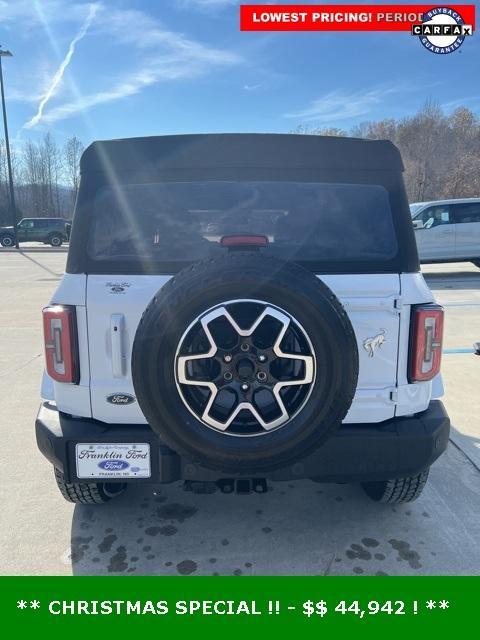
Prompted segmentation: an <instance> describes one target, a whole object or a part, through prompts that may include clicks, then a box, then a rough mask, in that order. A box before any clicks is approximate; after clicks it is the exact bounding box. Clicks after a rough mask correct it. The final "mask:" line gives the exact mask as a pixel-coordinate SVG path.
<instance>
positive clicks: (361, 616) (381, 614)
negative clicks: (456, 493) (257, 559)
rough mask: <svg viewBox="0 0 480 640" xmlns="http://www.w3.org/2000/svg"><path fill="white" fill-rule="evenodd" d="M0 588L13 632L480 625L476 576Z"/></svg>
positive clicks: (170, 580) (97, 581)
mask: <svg viewBox="0 0 480 640" xmlns="http://www.w3.org/2000/svg"><path fill="white" fill-rule="evenodd" d="M0 586H1V592H2V598H1V616H2V623H3V628H4V629H8V628H10V629H11V631H12V632H13V633H16V632H18V630H19V629H20V628H23V629H24V630H25V628H27V629H28V630H29V631H30V632H31V633H32V634H34V633H42V632H43V631H44V632H46V633H48V634H49V635H50V636H51V635H54V636H57V635H58V636H60V635H64V634H68V637H69V638H70V637H82V638H85V635H86V634H88V633H101V632H102V631H104V632H105V633H110V634H111V633H115V634H117V633H118V634H119V636H120V635H121V636H125V635H126V634H129V635H130V634H138V633H143V632H145V631H150V630H151V631H152V632H154V633H156V634H159V636H162V634H165V633H170V632H171V633H172V634H173V633H175V634H178V633H185V632H188V633H202V634H203V633H214V634H216V635H221V636H222V637H224V638H227V637H230V638H231V637H238V638H240V637H242V638H245V633H248V635H249V636H252V637H259V636H260V635H262V636H263V637H265V636H266V634H282V633H286V632H294V633H298V634H301V637H302V638H310V637H311V638H319V637H321V635H322V634H324V633H326V634H330V633H339V632H347V633H348V632H351V633H352V634H355V636H352V637H355V638H358V637H367V636H368V637H369V638H372V637H375V638H376V637H378V638H380V637H381V638H383V639H386V638H390V637H392V636H393V637H400V635H401V636H402V637H406V636H405V634H406V633H407V634H411V636H410V637H416V636H415V635H414V634H416V633H420V632H422V631H425V632H427V633H429V634H432V633H435V634H443V633H445V635H446V634H447V633H448V635H451V634H452V632H453V633H456V634H458V633H459V632H461V629H464V630H466V629H467V628H468V627H470V629H472V630H473V629H476V627H477V618H476V613H477V608H478V596H479V586H480V578H477V577H464V578H460V577H452V578H443V577H440V578H438V577H435V578H434V577H414V578H409V577H404V578H402V577H371V578H369V577H350V578H349V577H328V578H322V577H303V578H300V577H299V578H296V577H295V578H292V577H255V578H252V577H242V578H239V577H224V578H222V577H189V578H185V577H145V578H140V577H131V578H119V577H112V578H110V577H95V578H90V577H85V578H82V577H75V578H68V577H67V578H54V577H44V578H34V577H23V578H17V577H11V578H9V577H5V578H0ZM476 633H477V632H476V631H475V634H476ZM4 637H5V636H4ZM247 640H248V639H247Z"/></svg>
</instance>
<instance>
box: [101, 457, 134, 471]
mask: <svg viewBox="0 0 480 640" xmlns="http://www.w3.org/2000/svg"><path fill="white" fill-rule="evenodd" d="M98 466H99V467H100V469H105V471H123V470H124V469H128V467H129V466H130V465H129V464H128V462H125V460H102V462H99V463H98Z"/></svg>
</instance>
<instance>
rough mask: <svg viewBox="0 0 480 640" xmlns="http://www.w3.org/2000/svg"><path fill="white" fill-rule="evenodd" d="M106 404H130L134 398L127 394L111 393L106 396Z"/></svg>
mask: <svg viewBox="0 0 480 640" xmlns="http://www.w3.org/2000/svg"><path fill="white" fill-rule="evenodd" d="M107 402H109V403H110V404H132V402H135V396H132V395H130V394H129V393H111V394H110V395H109V396H107Z"/></svg>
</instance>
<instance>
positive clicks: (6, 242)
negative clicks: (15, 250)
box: [0, 236, 15, 247]
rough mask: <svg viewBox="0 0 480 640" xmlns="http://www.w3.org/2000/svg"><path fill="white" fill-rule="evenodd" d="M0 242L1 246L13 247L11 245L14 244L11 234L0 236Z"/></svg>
mask: <svg viewBox="0 0 480 640" xmlns="http://www.w3.org/2000/svg"><path fill="white" fill-rule="evenodd" d="M0 243H1V245H2V247H13V245H14V244H15V242H14V240H13V238H12V236H2V237H1V238H0Z"/></svg>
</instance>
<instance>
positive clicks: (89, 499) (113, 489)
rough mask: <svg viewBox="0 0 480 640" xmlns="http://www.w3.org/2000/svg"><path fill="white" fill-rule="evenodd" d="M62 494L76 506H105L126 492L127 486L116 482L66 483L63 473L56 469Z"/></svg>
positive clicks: (56, 477) (56, 478)
mask: <svg viewBox="0 0 480 640" xmlns="http://www.w3.org/2000/svg"><path fill="white" fill-rule="evenodd" d="M55 480H56V481H57V486H58V488H59V489H60V493H61V494H62V496H63V497H64V498H65V500H68V502H74V503H75V504H104V503H105V502H109V501H110V500H112V499H113V498H116V497H117V496H119V495H120V494H121V493H123V492H124V491H125V488H126V484H121V483H115V482H65V479H64V477H63V473H62V472H61V471H59V470H58V469H55Z"/></svg>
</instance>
